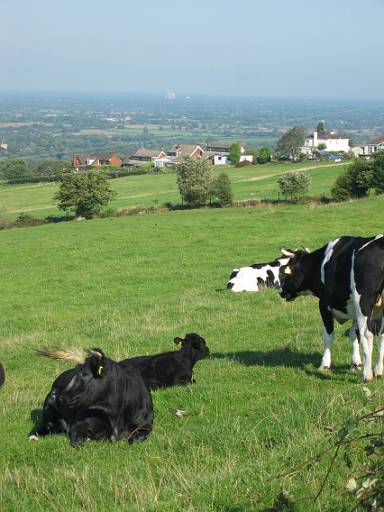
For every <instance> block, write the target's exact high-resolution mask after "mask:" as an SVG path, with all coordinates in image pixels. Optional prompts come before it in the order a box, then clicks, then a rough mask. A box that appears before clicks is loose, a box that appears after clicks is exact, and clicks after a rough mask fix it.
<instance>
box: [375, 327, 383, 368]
mask: <svg viewBox="0 0 384 512" xmlns="http://www.w3.org/2000/svg"><path fill="white" fill-rule="evenodd" d="M383 322H384V320H383ZM381 327H382V329H383V324H382V326H381ZM383 373H384V333H383V332H381V334H380V336H379V357H378V359H377V364H376V366H375V369H374V374H375V375H376V377H381V376H382V375H383Z"/></svg>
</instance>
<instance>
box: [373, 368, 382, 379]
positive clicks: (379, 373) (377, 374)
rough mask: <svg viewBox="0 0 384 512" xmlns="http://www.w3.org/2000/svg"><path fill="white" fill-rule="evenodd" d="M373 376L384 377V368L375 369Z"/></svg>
mask: <svg viewBox="0 0 384 512" xmlns="http://www.w3.org/2000/svg"><path fill="white" fill-rule="evenodd" d="M373 375H374V376H375V377H382V376H383V369H382V368H375V369H374V370H373Z"/></svg>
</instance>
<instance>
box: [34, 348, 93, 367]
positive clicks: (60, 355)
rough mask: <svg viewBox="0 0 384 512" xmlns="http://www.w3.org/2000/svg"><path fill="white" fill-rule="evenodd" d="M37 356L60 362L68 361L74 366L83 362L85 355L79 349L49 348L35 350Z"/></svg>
mask: <svg viewBox="0 0 384 512" xmlns="http://www.w3.org/2000/svg"><path fill="white" fill-rule="evenodd" d="M36 354H38V355H39V356H44V357H49V358H50V359H59V360H60V361H68V362H71V363H76V364H83V363H84V362H85V357H86V356H85V353H84V351H83V350H81V349H79V348H69V347H50V348H43V349H39V350H36Z"/></svg>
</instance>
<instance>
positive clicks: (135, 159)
mask: <svg viewBox="0 0 384 512" xmlns="http://www.w3.org/2000/svg"><path fill="white" fill-rule="evenodd" d="M165 157H166V153H165V151H163V150H161V149H148V148H139V149H138V150H137V151H136V153H134V154H133V155H131V156H127V157H126V158H124V160H123V162H122V164H121V165H122V167H132V166H142V165H146V164H148V163H150V162H155V161H156V160H159V159H162V158H165Z"/></svg>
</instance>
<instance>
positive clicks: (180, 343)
mask: <svg viewBox="0 0 384 512" xmlns="http://www.w3.org/2000/svg"><path fill="white" fill-rule="evenodd" d="M173 341H174V343H175V345H176V347H178V348H181V347H182V346H183V343H184V340H183V339H182V338H179V337H178V336H176V338H175V339H174V340H173Z"/></svg>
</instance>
